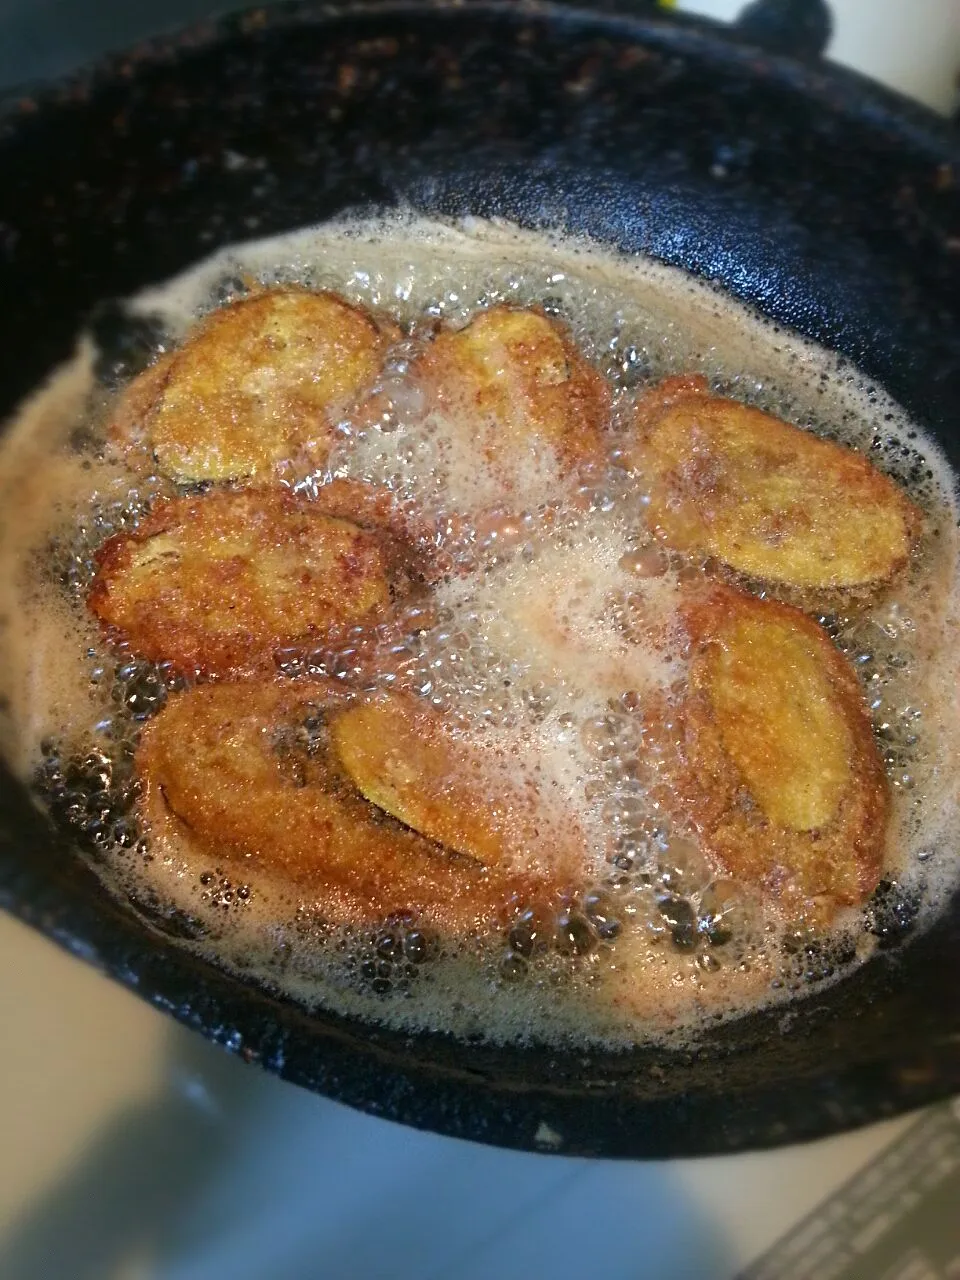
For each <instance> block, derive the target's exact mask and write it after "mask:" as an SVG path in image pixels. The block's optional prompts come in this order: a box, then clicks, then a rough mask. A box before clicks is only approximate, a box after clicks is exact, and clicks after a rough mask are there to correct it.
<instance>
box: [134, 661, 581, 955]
mask: <svg viewBox="0 0 960 1280" xmlns="http://www.w3.org/2000/svg"><path fill="white" fill-rule="evenodd" d="M343 705H344V694H343V693H342V692H340V691H339V690H337V689H336V688H334V687H333V686H331V685H326V684H297V683H287V684H216V685H202V686H198V687H196V688H194V689H192V690H190V691H189V692H187V693H183V694H179V695H177V696H175V697H172V698H171V699H170V700H169V702H168V703H167V705H166V707H165V708H164V710H163V711H161V712H160V714H159V715H158V716H156V717H155V718H154V719H153V720H151V721H150V722H149V723H148V725H147V726H146V728H145V730H144V732H143V736H142V738H141V741H140V746H139V749H138V751H137V756H136V769H137V775H138V778H139V780H140V785H141V798H140V801H139V803H140V813H141V817H142V819H143V821H144V823H145V825H146V827H147V828H148V831H149V832H150V833H151V834H153V835H155V836H156V837H157V838H158V839H161V840H163V839H164V837H165V836H166V835H167V834H168V832H169V829H170V824H171V823H174V824H180V826H181V828H182V829H184V830H186V832H187V833H188V835H189V840H190V843H191V846H192V847H194V848H197V847H200V848H201V849H203V850H204V851H206V852H207V853H208V854H209V855H210V856H211V857H216V858H217V859H219V860H221V861H224V862H226V863H228V864H232V865H235V866H236V865H239V866H242V868H243V869H244V874H245V876H247V877H249V876H251V875H255V874H256V873H258V872H259V873H264V874H270V875H273V876H279V877H281V878H283V879H286V880H289V881H292V882H293V883H295V884H296V885H297V886H298V887H299V888H300V889H302V890H303V891H305V892H308V893H309V894H310V896H311V900H313V901H315V902H317V903H318V905H320V907H321V909H322V910H323V912H324V914H325V916H326V917H327V919H328V920H330V921H331V922H334V923H354V924H373V923H375V922H377V921H381V920H384V919H386V918H388V917H391V916H397V915H404V916H408V917H413V918H415V919H416V920H418V921H421V922H423V923H428V924H430V925H433V926H434V927H437V928H439V929H441V930H443V931H444V932H446V933H463V932H465V931H469V930H472V929H480V928H484V927H490V926H491V925H492V924H494V923H496V922H497V921H499V920H502V919H505V918H506V916H507V915H508V914H509V912H510V910H511V909H514V908H515V907H516V905H517V904H522V903H525V902H528V901H534V900H536V901H547V900H551V895H556V894H557V892H558V891H559V887H560V886H559V885H558V879H559V877H560V874H561V869H560V867H559V865H558V864H559V860H558V862H557V865H556V868H555V869H554V870H552V871H551V870H546V871H545V870H544V869H543V867H542V866H541V867H540V868H538V869H537V870H524V871H513V870H507V869H504V868H502V867H498V866H496V865H491V866H485V865H483V863H482V861H481V860H479V859H477V858H472V857H463V856H462V855H460V854H458V853H455V852H452V851H450V850H449V849H445V848H443V847H442V846H441V845H439V844H436V843H435V842H433V841H431V840H428V839H426V838H424V836H422V835H420V834H418V833H417V832H416V831H412V830H410V829H409V828H408V827H405V826H403V825H401V824H400V823H398V822H396V821H394V820H393V819H392V818H390V817H388V816H386V815H385V814H384V813H383V812H381V811H380V810H379V809H377V808H376V807H374V806H373V805H371V804H369V803H368V802H367V801H366V800H365V799H364V798H363V797H362V796H361V795H360V793H359V792H358V791H357V790H356V788H355V787H354V786H353V784H352V783H351V782H350V780H349V779H348V778H347V777H346V776H345V775H344V774H343V772H342V771H341V769H340V768H339V765H338V764H337V761H336V759H335V756H334V754H333V752H331V750H330V748H329V744H328V739H327V731H326V722H327V718H328V716H331V715H335V714H336V713H337V711H338V709H340V708H342V707H343Z"/></svg>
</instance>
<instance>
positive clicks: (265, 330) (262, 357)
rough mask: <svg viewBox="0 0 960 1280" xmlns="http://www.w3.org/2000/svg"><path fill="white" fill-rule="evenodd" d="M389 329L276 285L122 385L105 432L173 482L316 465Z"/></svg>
mask: <svg viewBox="0 0 960 1280" xmlns="http://www.w3.org/2000/svg"><path fill="white" fill-rule="evenodd" d="M398 336H399V330H398V329H396V327H395V326H393V325H392V324H390V323H388V322H379V323H378V321H377V320H375V319H374V317H373V316H372V315H370V314H369V313H368V312H366V311H364V310H362V309H361V308H359V307H355V306H351V305H350V304H349V303H348V302H346V301H345V300H344V299H343V298H340V297H338V296H337V294H335V293H311V292H309V291H308V290H306V289H299V288H281V289H270V290H266V291H264V292H262V293H256V294H254V295H253V296H251V297H249V298H245V299H243V300H242V301H240V302H234V303H231V304H230V305H229V306H226V307H223V308H221V309H220V310H219V311H214V312H213V313H212V314H211V315H209V316H207V317H206V319H204V320H203V321H201V323H200V324H199V325H198V326H197V327H196V328H195V329H193V330H192V331H191V332H190V333H189V334H188V335H187V337H186V340H185V341H184V343H183V345H182V346H181V347H179V348H177V350H175V351H173V352H171V353H169V354H168V355H166V356H164V357H162V358H161V359H160V360H159V361H158V362H157V363H156V364H154V365H153V366H151V368H149V369H147V370H146V372H145V373H143V374H141V375H140V377H139V378H137V379H136V380H135V381H134V382H132V383H131V384H130V386H129V387H128V388H127V391H126V392H125V394H124V396H123V397H122V398H121V401H120V403H119V405H118V407H117V410H116V412H115V415H114V419H113V423H112V435H113V436H114V438H115V439H118V440H119V441H120V442H121V443H123V444H125V445H134V446H136V445H142V446H145V447H147V448H149V449H150V450H152V453H153V455H154V457H155V459H156V462H157V465H158V466H159V468H160V470H161V471H163V472H164V473H165V474H166V475H169V476H172V477H173V478H174V479H176V480H178V481H198V480H234V479H240V478H244V479H251V478H256V479H267V478H269V476H270V475H271V474H272V473H273V472H274V470H275V468H276V466H277V464H278V463H280V462H282V461H284V460H285V459H288V458H291V457H296V456H306V457H308V458H309V459H310V460H311V461H312V462H313V463H315V464H316V465H318V466H319V465H321V464H322V463H323V461H324V460H325V459H326V457H327V454H328V453H329V451H330V446H331V443H332V440H333V432H334V427H335V425H336V422H337V419H338V417H339V415H340V414H341V412H342V411H343V410H344V409H345V408H347V407H348V406H349V405H350V404H351V403H352V402H353V401H354V400H355V399H356V398H357V397H358V396H359V395H360V394H361V393H362V392H363V391H364V390H365V389H366V388H367V386H368V385H369V384H370V383H371V382H372V381H373V379H374V378H375V377H376V375H377V373H378V371H379V369H380V366H381V363H382V360H383V355H384V352H385V350H386V348H387V346H388V345H389V344H390V342H392V341H395V340H396V338H397V337H398Z"/></svg>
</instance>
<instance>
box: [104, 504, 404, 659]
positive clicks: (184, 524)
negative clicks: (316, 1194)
mask: <svg viewBox="0 0 960 1280" xmlns="http://www.w3.org/2000/svg"><path fill="white" fill-rule="evenodd" d="M354 487H355V486H350V485H348V486H347V489H348V490H351V491H352V489H353V488H354ZM349 496H350V495H349V493H348V494H343V493H341V490H340V486H339V484H338V483H337V482H335V483H334V484H333V485H331V486H330V487H329V499H328V500H327V501H326V502H325V500H324V499H325V497H326V494H325V491H324V490H321V491H320V497H319V498H318V499H316V500H311V499H306V498H298V497H295V496H293V495H292V494H290V493H289V492H288V491H287V490H284V489H279V488H278V489H269V490H268V489H244V490H240V491H230V490H222V491H219V492H216V493H209V494H204V495H201V496H194V497H182V498H173V499H170V500H167V501H163V502H160V503H158V504H157V505H156V507H155V508H154V509H153V511H152V512H151V513H150V514H149V515H148V516H147V518H146V519H145V520H144V521H143V522H142V523H141V524H140V525H139V527H138V528H137V529H136V530H134V531H133V532H132V533H123V534H117V535H116V536H114V537H113V538H110V539H109V540H108V541H107V542H106V543H105V544H104V546H103V547H102V548H101V550H100V552H99V556H98V560H99V563H98V568H97V573H96V577H95V578H94V581H93V585H92V587H91V589H90V593H89V596H88V605H89V607H90V609H91V611H92V612H93V613H94V614H95V615H96V616H97V617H98V618H99V619H100V620H101V621H102V622H103V623H105V624H106V625H107V626H108V627H109V628H111V629H112V634H113V635H114V636H115V637H117V638H122V639H124V640H126V641H127V642H128V643H129V645H130V647H131V649H132V650H133V651H134V652H135V653H137V654H140V655H141V656H143V657H145V658H148V659H150V660H151V661H154V662H169V663H170V664H172V666H173V668H174V669H175V670H177V671H179V672H182V673H184V674H187V675H201V676H238V675H244V674H252V673H254V672H256V671H260V670H264V669H267V670H272V669H273V655H274V653H275V651H276V650H277V649H279V648H283V647H286V646H290V645H293V644H295V643H298V642H309V641H311V640H317V641H319V640H322V639H324V638H328V637H330V636H331V635H332V634H336V633H337V632H338V631H342V630H343V629H344V628H347V627H350V626H353V625H360V624H365V623H366V622H368V621H371V622H372V621H374V620H376V619H378V618H379V617H380V616H381V615H382V614H383V613H384V611H385V610H386V609H387V608H388V606H389V604H390V603H391V601H392V599H393V598H394V596H396V595H399V594H402V592H403V591H404V590H405V589H406V587H407V585H408V582H407V579H406V577H405V572H404V567H403V566H404V556H403V547H402V544H401V543H400V542H399V541H398V540H397V539H395V538H394V537H393V535H392V534H390V533H389V532H387V531H386V530H385V529H383V528H378V527H376V526H364V525H362V524H360V523H357V522H356V521H353V520H350V519H345V518H344V517H343V515H342V514H341V512H342V509H343V508H344V507H346V508H349V506H350V501H349Z"/></svg>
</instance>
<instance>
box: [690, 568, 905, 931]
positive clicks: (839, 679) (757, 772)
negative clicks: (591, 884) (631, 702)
mask: <svg viewBox="0 0 960 1280" xmlns="http://www.w3.org/2000/svg"><path fill="white" fill-rule="evenodd" d="M686 622H687V626H688V629H689V632H690V636H691V641H692V644H693V646H694V651H693V657H692V663H691V671H690V678H689V682H688V686H687V689H686V692H685V694H684V699H683V703H682V705H681V707H680V711H679V715H678V717H677V731H678V741H677V743H676V748H675V749H676V753H677V760H678V762H679V767H678V768H677V771H676V775H675V777H674V779H673V780H672V781H673V783H675V792H674V793H673V794H671V793H669V792H668V794H667V796H666V797H665V802H666V803H667V805H668V806H669V807H670V808H672V809H673V810H674V812H675V814H676V816H677V817H678V818H680V819H681V820H688V821H690V822H692V824H693V826H694V827H695V828H696V830H697V831H698V833H699V837H700V842H701V844H702V847H703V849H704V851H705V852H706V853H707V854H708V855H710V856H711V857H713V858H714V859H716V860H717V861H718V862H719V863H720V864H721V865H722V866H723V867H724V868H726V870H727V871H728V872H729V873H730V874H731V875H732V876H734V877H735V878H737V879H738V880H742V881H743V882H745V883H748V884H753V885H756V886H758V887H759V888H761V889H762V890H763V891H764V892H765V893H766V894H768V895H770V896H772V897H774V898H779V899H781V900H782V901H783V903H784V905H785V906H786V907H788V908H789V909H790V910H792V911H799V912H801V913H806V914H808V915H809V916H810V918H811V919H821V920H822V919H826V918H829V916H830V915H832V914H833V912H834V911H835V910H836V908H838V907H840V906H844V905H852V904H855V903H859V902H862V901H863V900H864V899H865V898H866V897H867V895H868V894H870V893H871V892H872V890H873V889H874V888H875V887H876V885H877V882H878V880H879V877H880V870H881V865H882V861H883V854H884V843H885V837H886V827H887V819H888V814H889V796H888V791H887V783H886V779H885V776H884V772H883V765H882V763H881V760H880V757H879V755H878V753H877V749H876V745H875V743H874V740H873V735H872V732H871V727H870V721H869V718H868V716H867V713H866V710H865V708H864V705H863V699H862V696H861V692H860V687H859V685H858V684H857V680H856V676H855V675H854V672H853V669H852V668H851V666H850V664H849V663H848V662H847V660H846V659H845V658H844V657H843V655H842V654H841V653H840V652H839V651H838V650H837V649H836V648H835V646H834V645H833V643H832V642H831V640H830V638H829V636H828V635H827V634H826V632H825V631H823V630H822V628H821V627H819V626H818V625H817V624H816V623H815V622H814V621H812V619H810V618H808V617H806V615H805V614H803V613H801V612H800V611H799V610H797V609H794V608H791V607H790V606H788V605H784V604H778V603H774V602H771V601H764V600H758V599H756V598H755V597H753V596H748V595H745V594H743V593H742V592H739V591H734V590H732V589H731V588H728V587H717V588H715V589H713V590H711V591H709V592H707V593H706V594H704V595H702V596H698V597H697V598H696V599H695V600H694V602H693V603H692V604H691V605H690V606H689V607H688V608H687V610H686Z"/></svg>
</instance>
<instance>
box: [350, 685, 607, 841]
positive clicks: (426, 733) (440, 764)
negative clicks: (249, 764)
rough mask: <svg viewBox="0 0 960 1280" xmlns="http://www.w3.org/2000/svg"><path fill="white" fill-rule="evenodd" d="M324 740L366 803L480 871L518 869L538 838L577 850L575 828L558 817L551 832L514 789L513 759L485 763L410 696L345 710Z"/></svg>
mask: <svg viewBox="0 0 960 1280" xmlns="http://www.w3.org/2000/svg"><path fill="white" fill-rule="evenodd" d="M331 741H332V744H333V749H334V751H335V753H336V755H337V758H338V760H339V762H340V764H341V765H342V767H343V769H344V770H345V772H346V773H347V775H348V776H349V777H350V778H351V779H352V781H353V783H354V785H355V786H356V788H357V790H358V791H360V792H361V794H362V795H364V796H366V798H367V799H368V800H369V801H370V802H371V803H372V804H375V805H377V806H378V807H379V808H381V809H383V810H385V811H386V812H387V813H389V814H391V815H392V816H393V817H394V818H397V819H398V820H399V821H400V822H403V823H405V824H406V825H407V826H408V827H413V829H414V830H415V831H419V832H421V833H422V834H423V835H425V836H429V837H430V838H431V839H432V840H437V841H439V842H440V843H441V844H443V845H445V846H446V847H447V848H449V849H454V850H456V852H457V853H462V854H466V855H468V856H470V857H473V858H477V859H478V860H479V861H481V862H483V863H484V864H485V865H487V866H509V865H526V864H528V863H529V861H530V859H531V857H536V856H537V855H538V852H539V851H540V850H541V848H542V846H543V844H544V841H545V839H549V840H550V841H551V844H552V846H553V847H554V849H555V850H559V849H561V848H564V847H566V848H567V849H569V848H570V847H571V846H572V845H573V843H574V841H576V842H577V845H578V847H580V848H582V847H584V839H583V836H582V834H580V833H578V832H577V831H576V827H575V824H573V823H572V822H571V821H570V820H569V819H566V820H565V821H564V824H563V826H562V828H561V827H559V826H557V825H554V826H553V828H552V829H551V823H550V820H549V818H548V813H547V806H546V805H545V804H544V802H543V800H542V799H541V797H540V796H533V795H531V794H530V793H529V792H528V791H526V790H523V789H521V788H518V787H517V786H516V784H515V783H514V781H513V777H514V776H515V773H516V764H515V762H513V767H512V768H511V761H510V760H509V759H499V760H498V759H492V758H490V757H489V756H488V757H486V758H485V757H484V756H483V755H481V754H480V752H479V751H478V749H477V747H476V746H475V745H473V744H469V743H468V742H466V741H465V740H464V739H463V738H462V737H460V736H458V734H457V733H456V731H455V730H454V729H453V727H452V725H451V723H450V722H449V720H447V719H446V718H445V717H443V716H441V715H440V714H438V713H437V712H435V711H433V710H432V709H431V708H430V707H429V706H427V705H426V704H425V703H423V702H422V700H419V699H417V698H415V697H411V696H405V695H393V696H390V697H385V698H380V699H377V700H376V701H371V702H368V703H366V704H363V705H360V706H357V707H354V708H352V709H351V710H349V711H346V712H345V713H344V714H343V715H341V716H339V717H338V718H337V719H336V720H335V721H334V722H333V724H332V726H331ZM548 832H549V836H548ZM567 860H568V861H571V860H572V859H571V858H569V857H568V859H567Z"/></svg>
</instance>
